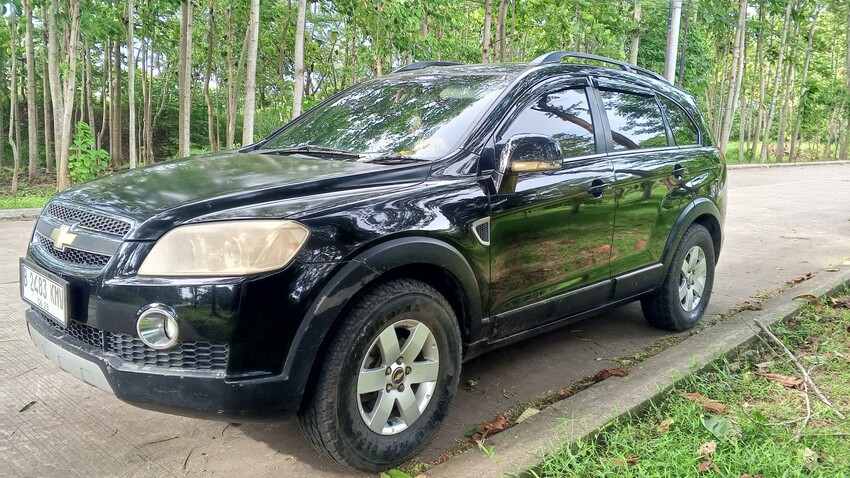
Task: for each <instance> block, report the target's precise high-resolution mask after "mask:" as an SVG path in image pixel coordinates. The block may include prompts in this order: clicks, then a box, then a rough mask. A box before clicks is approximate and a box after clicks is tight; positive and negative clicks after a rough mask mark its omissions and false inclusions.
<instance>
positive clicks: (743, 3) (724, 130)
mask: <svg viewBox="0 0 850 478" xmlns="http://www.w3.org/2000/svg"><path fill="white" fill-rule="evenodd" d="M746 21H747V0H740V1H739V2H738V26H737V29H736V31H735V46H734V48H733V50H732V67H731V68H730V69H729V91H728V93H727V94H726V109H725V110H724V111H723V121H722V122H721V126H720V142H719V143H720V150H721V151H723V152H724V153H725V152H726V148H727V147H728V146H729V135H730V133H731V131H732V120H733V119H734V118H735V103H736V101H737V95H738V90H740V89H741V75H740V71H739V70H740V69H741V67H742V66H743V64H744V58H743V55H741V52H742V51H743V49H744V41H745V40H746V37H745V36H744V28H745V22H746Z"/></svg>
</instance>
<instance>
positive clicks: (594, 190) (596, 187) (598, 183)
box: [587, 179, 614, 199]
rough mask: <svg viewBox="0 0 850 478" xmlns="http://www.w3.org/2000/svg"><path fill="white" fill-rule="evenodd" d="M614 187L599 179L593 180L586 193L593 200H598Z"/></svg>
mask: <svg viewBox="0 0 850 478" xmlns="http://www.w3.org/2000/svg"><path fill="white" fill-rule="evenodd" d="M612 187H614V186H613V185H611V184H607V183H605V182H604V181H602V180H601V179H594V180H593V182H591V183H590V187H589V188H587V193H588V194H590V195H591V196H593V199H599V198H601V197H602V194H603V193H604V192H605V191H607V190H609V189H611V188H612Z"/></svg>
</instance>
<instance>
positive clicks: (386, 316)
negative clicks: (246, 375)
mask: <svg viewBox="0 0 850 478" xmlns="http://www.w3.org/2000/svg"><path fill="white" fill-rule="evenodd" d="M426 334H427V335H426ZM414 337H415V341H411V340H414ZM408 343H410V344H413V345H414V349H413V350H407V348H406V347H407V345H408ZM420 343H421V347H419V344H420ZM393 344H394V345H393ZM416 347H418V348H420V349H421V350H420V351H418V352H416V356H412V354H413V353H414V350H415V348H416ZM398 355H401V357H399V356H398ZM397 360H401V362H402V363H397ZM434 362H436V364H435V363H434ZM460 363H461V336H460V329H459V328H458V324H457V320H456V318H455V314H454V312H453V310H452V308H451V306H450V305H449V303H448V302H447V301H446V299H445V298H444V297H443V296H442V295H440V293H439V292H437V291H436V290H435V289H434V288H432V287H431V286H429V285H427V284H425V283H423V282H420V281H416V280H411V279H397V280H393V281H390V282H387V283H384V284H381V285H378V286H377V287H375V288H374V289H372V290H370V291H369V292H368V293H367V294H366V295H365V296H363V297H362V298H361V299H360V300H359V301H358V302H357V303H356V305H355V306H354V307H353V308H352V309H351V310H350V312H349V313H348V314H347V316H346V317H344V318H343V321H342V323H341V324H340V326H339V328H338V329H337V331H336V335H335V336H334V338H333V339H332V341H331V343H330V346H329V347H328V349H327V352H326V355H325V357H324V360H323V362H322V363H321V368H320V369H319V370H318V376H317V378H316V381H315V387H314V389H313V392H312V397H310V399H309V400H308V401H307V403H306V405H305V407H304V409H303V410H302V411H301V413H300V414H299V422H300V424H301V430H302V432H303V433H304V435H305V436H306V437H307V440H308V441H310V443H311V444H312V445H313V446H314V447H316V449H318V450H319V451H320V452H322V453H323V454H324V455H326V456H328V457H329V458H331V459H333V460H335V461H337V462H339V463H340V464H342V465H344V466H347V467H350V468H355V469H358V470H362V471H367V472H379V471H383V470H386V469H389V468H392V467H393V466H396V465H398V464H399V463H401V462H403V461H405V460H407V459H409V458H411V457H413V456H414V455H416V454H417V453H419V451H421V450H422V448H424V447H425V445H426V444H427V443H428V442H429V441H430V439H431V437H432V436H433V435H434V433H436V432H437V430H438V429H439V427H440V424H441V423H442V421H443V418H444V417H445V415H446V412H447V410H448V408H449V403H450V402H451V398H452V396H453V395H454V392H455V390H456V389H457V384H458V380H459V378H460ZM364 372H365V373H364ZM432 379H433V380H432ZM379 387H380V389H378V390H374V389H376V388H379ZM358 392H363V393H358ZM417 411H419V413H420V414H419V415H418V416H417V415H416V413H417ZM386 413H389V416H388V417H387V418H384V417H385V415H386Z"/></svg>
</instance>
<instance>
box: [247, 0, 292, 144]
mask: <svg viewBox="0 0 850 478" xmlns="http://www.w3.org/2000/svg"><path fill="white" fill-rule="evenodd" d="M302 33H303V32H302ZM259 34H260V0H251V12H250V14H249V15H248V58H247V59H246V60H245V74H246V79H245V115H244V117H243V118H244V119H243V120H242V145H243V146H245V145H247V144H251V143H253V142H254V108H255V104H256V101H255V98H256V95H257V45H258V42H259V38H258V37H259ZM302 42H303V38H302ZM302 46H303V45H302Z"/></svg>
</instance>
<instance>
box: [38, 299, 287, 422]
mask: <svg viewBox="0 0 850 478" xmlns="http://www.w3.org/2000/svg"><path fill="white" fill-rule="evenodd" d="M26 318H27V328H28V329H29V334H30V337H31V338H32V340H33V342H34V343H35V344H36V346H37V347H38V348H39V350H41V352H42V353H43V354H44V355H45V357H47V358H48V359H50V361H51V362H53V363H54V364H56V365H57V366H58V367H59V368H61V369H62V370H64V371H66V372H68V373H70V374H71V375H73V376H74V377H76V378H78V379H79V380H82V381H83V382H86V383H88V384H90V385H92V386H95V387H97V388H99V389H101V390H103V391H106V392H109V393H112V394H114V395H115V396H116V397H118V398H119V399H121V400H123V401H125V402H129V403H131V404H133V405H135V406H138V407H142V408H147V409H150V410H156V411H162V412H167V413H173V414H177V415H183V416H192V417H199V418H211V419H222V420H227V419H232V420H240V421H246V420H247V421H252V420H257V421H268V420H274V419H277V418H285V417H287V416H291V415H293V414H294V413H295V412H297V409H298V404H299V403H300V402H301V396H302V391H301V390H300V389H299V387H298V385H297V384H295V383H294V381H290V380H287V379H286V377H284V376H282V375H274V376H268V375H266V376H264V377H263V378H257V379H240V380H228V378H227V376H226V374H225V373H224V372H223V371H205V370H180V369H169V368H164V367H154V366H148V365H136V364H129V363H126V362H124V361H123V360H121V358H119V357H117V356H115V355H113V354H110V353H104V352H103V351H102V350H98V349H96V348H94V347H91V346H90V345H88V344H86V343H83V342H81V341H79V340H77V339H75V338H74V337H71V336H70V335H68V334H66V333H64V332H63V331H62V330H61V329H59V328H57V327H55V326H54V325H53V324H52V323H51V322H49V321H48V320H49V319H45V318H43V317H42V316H41V315H39V314H38V313H36V312H35V311H33V310H27V312H26Z"/></svg>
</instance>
